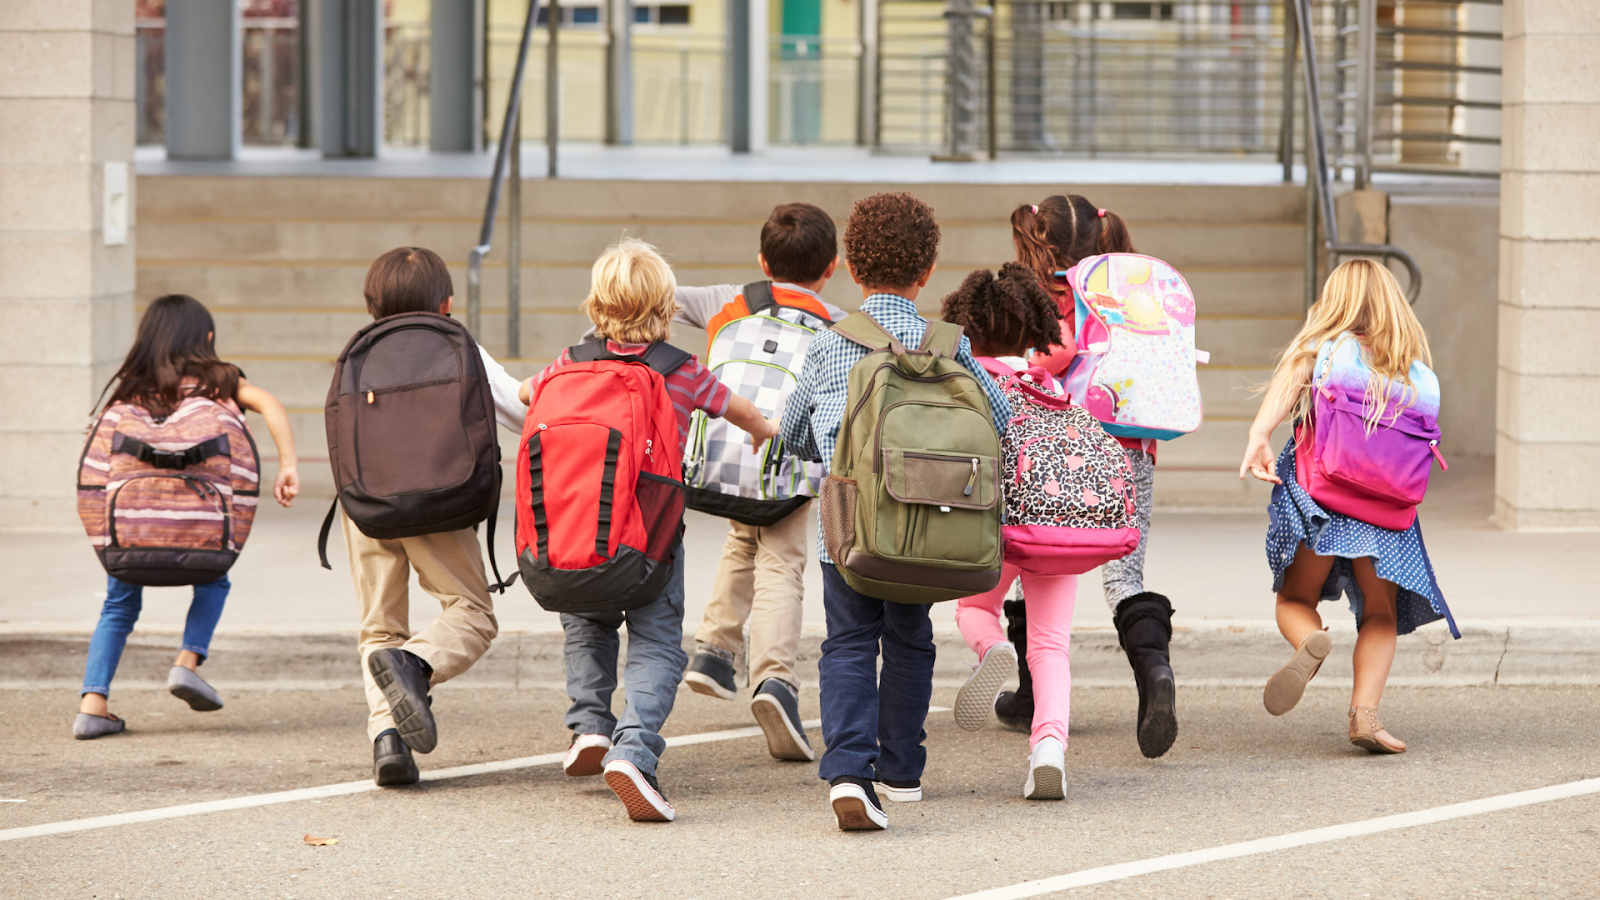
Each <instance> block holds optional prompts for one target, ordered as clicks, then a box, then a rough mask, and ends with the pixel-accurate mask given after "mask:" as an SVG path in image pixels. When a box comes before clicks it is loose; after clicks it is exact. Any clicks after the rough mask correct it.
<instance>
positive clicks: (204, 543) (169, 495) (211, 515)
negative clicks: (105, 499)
mask: <svg viewBox="0 0 1600 900" xmlns="http://www.w3.org/2000/svg"><path fill="white" fill-rule="evenodd" d="M106 509H107V519H108V521H107V525H108V526H109V529H110V545H111V546H112V547H161V548H172V549H195V550H227V549H228V503H227V500H226V498H224V497H223V496H222V492H221V491H219V490H217V488H216V486H215V485H213V484H211V483H210V482H208V481H205V480H203V479H200V478H194V477H192V476H183V475H138V476H135V477H133V478H130V479H128V480H127V481H125V482H123V483H122V484H121V485H119V486H117V487H116V488H115V489H114V490H113V491H112V492H111V500H110V502H109V503H108V504H107V507H106Z"/></svg>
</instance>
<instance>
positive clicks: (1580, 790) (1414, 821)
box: [949, 778, 1600, 900]
mask: <svg viewBox="0 0 1600 900" xmlns="http://www.w3.org/2000/svg"><path fill="white" fill-rule="evenodd" d="M1586 794H1600V778H1589V779H1585V780H1583V781H1569V782H1567V783H1566V784H1557V785H1552V786H1550V787H1543V788H1537V789H1535V790H1531V791H1519V792H1517V793H1515V794H1501V795H1499V796H1496V797H1484V798H1483V799H1481V800H1469V801H1467V802H1466V803H1452V804H1450V805H1449V806H1436V807H1434V808H1433V809H1420V810H1417V811H1416V812H1408V813H1400V814H1399V815H1394V816H1383V817H1382V818H1378V819H1365V820H1363V821H1360V822H1346V823H1345V824H1343V825H1330V826H1328V827H1326V828H1313V829H1311V830H1310V831H1296V832H1293V833H1291V834H1280V835H1278V836H1277V837H1269V838H1261V839H1260V840H1254V841H1244V842H1242V843H1238V844H1224V845H1223V846H1221V847H1208V848H1206V849H1204V850H1193V851H1190V852H1188V853H1174V854H1172V855H1170V856H1157V857H1155V858H1153V859H1141V860H1137V861H1135V862H1127V863H1118V864H1116V865H1114V866H1101V867H1100V868H1098V869H1085V870H1084V871H1082V872H1071V873H1069V874H1066V875H1056V876H1054V877H1051V878H1041V879H1039V880H1037V881H1024V882H1022V883H1020V884H1012V885H1007V886H1005V887H998V888H991V889H989V890H987V891H978V892H977V893H973V894H962V895H960V896H959V897H951V898H949V900H1020V898H1023V897H1037V896H1039V895H1040V894H1053V893H1055V892H1057V891H1064V890H1068V889H1069V888H1078V887H1085V886H1088V885H1091V884H1103V883H1104V882H1107V881H1120V880H1121V879H1124V878H1133V877H1135V876H1137V875H1149V874H1151V873H1152V872H1165V871H1167V870H1169V869H1182V868H1185V867H1188V866H1198V865H1202V864H1204V863H1211V862H1220V861H1221V860H1225V859H1238V858H1239V857H1241V856H1254V855H1256V854H1259V853H1272V852H1273V851H1276V850H1289V849H1293V848H1295V847H1305V846H1308V845H1310V844H1322V843H1327V842H1328V841H1342V840H1344V839H1346V838H1353V837H1363V836H1365V835H1369V834H1380V833H1382V832H1385V831H1396V830H1398V829H1401V828H1415V827H1417V826H1418V825H1431V824H1433V823H1435V822H1446V821H1449V820H1451V819H1461V818H1465V817H1467V816H1479V815H1483V814H1484V813H1491V812H1500V811H1501V810H1507V809H1515V808H1517V807H1519V806H1533V805H1534V804H1538V803H1549V802H1551V801H1553V800H1566V799H1569V798H1571V797H1582V796H1584V795H1586Z"/></svg>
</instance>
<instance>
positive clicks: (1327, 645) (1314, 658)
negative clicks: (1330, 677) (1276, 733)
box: [1261, 628, 1333, 716]
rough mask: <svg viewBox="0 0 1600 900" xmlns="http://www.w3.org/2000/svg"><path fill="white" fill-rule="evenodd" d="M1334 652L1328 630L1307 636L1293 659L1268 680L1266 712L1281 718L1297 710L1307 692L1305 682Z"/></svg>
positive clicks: (1264, 692)
mask: <svg viewBox="0 0 1600 900" xmlns="http://www.w3.org/2000/svg"><path fill="white" fill-rule="evenodd" d="M1332 650H1333V639H1332V638H1330V637H1328V630H1327V629H1326V628H1324V629H1323V630H1321V631H1313V632H1311V633H1310V634H1308V635H1306V637H1305V640H1303V641H1301V642H1300V649H1298V650H1296V651H1295V652H1294V656H1293V657H1290V659H1289V661H1288V662H1286V663H1284V664H1283V668H1281V669H1279V670H1278V671H1276V672H1274V673H1272V677H1271V678H1268V679H1267V688H1266V690H1264V691H1262V692H1261V702H1262V703H1263V704H1264V705H1265V706H1266V707H1267V712H1269V713H1272V714H1273V715H1275V716H1281V715H1283V714H1284V713H1286V712H1288V711H1289V710H1291V709H1294V708H1295V704H1297V703H1299V702H1300V697H1301V696H1302V695H1303V694H1305V692H1306V682H1308V681H1310V680H1311V678H1312V676H1313V675H1316V674H1317V670H1319V669H1321V668H1322V661H1323V660H1324V659H1327V658H1328V654H1329V653H1330V652H1331V651H1332Z"/></svg>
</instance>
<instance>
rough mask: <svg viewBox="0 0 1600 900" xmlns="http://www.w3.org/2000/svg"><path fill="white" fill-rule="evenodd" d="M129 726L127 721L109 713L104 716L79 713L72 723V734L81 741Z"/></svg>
mask: <svg viewBox="0 0 1600 900" xmlns="http://www.w3.org/2000/svg"><path fill="white" fill-rule="evenodd" d="M127 727H128V723H127V722H124V721H122V720H121V719H119V718H117V717H116V716H113V715H111V714H109V713H107V714H106V715H103V716H91V715H89V714H88V713H78V718H77V719H76V720H75V721H74V722H73V723H72V736H73V737H75V738H77V739H78V740H80V741H92V740H94V739H95V738H97V737H103V736H105V735H108V734H117V733H119V732H121V731H122V729H124V728H127Z"/></svg>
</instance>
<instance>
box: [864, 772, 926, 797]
mask: <svg viewBox="0 0 1600 900" xmlns="http://www.w3.org/2000/svg"><path fill="white" fill-rule="evenodd" d="M873 784H875V785H877V787H878V790H880V791H883V795H884V796H885V797H888V798H889V799H890V800H893V801H894V802H896V803H916V802H918V801H919V800H921V799H922V779H920V778H918V779H916V780H914V781H874V782H873Z"/></svg>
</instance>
